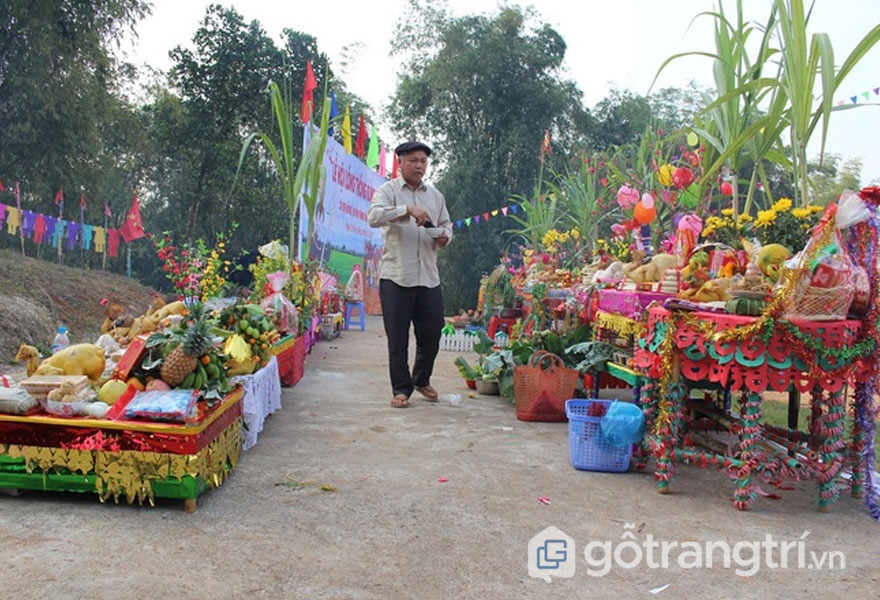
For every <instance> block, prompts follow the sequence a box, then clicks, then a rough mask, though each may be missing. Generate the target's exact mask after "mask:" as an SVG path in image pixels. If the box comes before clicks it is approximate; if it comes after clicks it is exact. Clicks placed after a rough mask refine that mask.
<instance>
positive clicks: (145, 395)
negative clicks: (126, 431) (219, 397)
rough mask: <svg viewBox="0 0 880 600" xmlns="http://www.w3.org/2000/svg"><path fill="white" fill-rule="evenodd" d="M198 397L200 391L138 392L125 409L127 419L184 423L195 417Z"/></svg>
mask: <svg viewBox="0 0 880 600" xmlns="http://www.w3.org/2000/svg"><path fill="white" fill-rule="evenodd" d="M198 397H199V391H198V390H161V391H151V392H138V393H137V394H135V395H134V398H132V399H131V402H129V403H128V406H126V407H125V417H126V418H127V419H149V420H151V421H172V422H175V423H183V422H184V421H186V420H187V419H192V418H194V417H195V414H196V400H198Z"/></svg>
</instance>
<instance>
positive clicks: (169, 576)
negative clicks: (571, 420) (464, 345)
mask: <svg viewBox="0 0 880 600" xmlns="http://www.w3.org/2000/svg"><path fill="white" fill-rule="evenodd" d="M380 331H381V322H380V321H379V320H378V319H375V318H372V319H370V320H369V321H368V325H367V331H366V332H365V333H361V332H347V333H345V334H344V337H343V338H341V339H338V340H335V341H332V342H321V343H320V344H318V346H317V347H316V348H315V350H314V351H313V353H312V355H311V356H310V357H309V362H308V366H307V369H306V376H305V377H304V379H303V380H302V381H301V382H300V383H299V384H298V385H297V386H296V387H295V388H292V389H288V390H285V392H284V408H283V409H282V410H281V411H280V412H277V413H275V415H273V416H272V417H270V418H269V419H268V421H267V423H266V428H265V429H264V431H263V432H262V433H261V435H260V438H259V442H258V444H257V445H256V446H255V447H254V448H253V449H251V450H249V451H248V452H246V453H244V455H243V456H242V459H241V462H240V463H239V465H238V468H237V469H236V471H235V472H234V473H233V475H232V476H231V477H230V478H229V479H228V480H227V482H226V483H225V484H224V485H223V486H222V487H221V488H219V489H217V490H213V491H211V492H208V493H206V494H205V495H203V496H202V497H201V498H200V499H199V510H198V511H197V512H196V513H194V514H186V513H184V512H183V511H182V510H181V508H180V505H179V504H177V503H170V502H159V503H158V505H157V506H156V507H137V506H127V505H119V506H116V505H102V504H100V503H98V501H97V499H96V498H95V497H94V496H90V495H82V496H77V495H64V494H39V493H28V494H25V495H23V496H18V497H0V524H2V529H0V564H3V585H2V586H0V598H10V599H12V598H14V599H16V600H24V599H26V598H46V597H55V598H88V599H90V600H94V599H98V598H115V599H119V598H162V597H174V598H210V599H217V598H273V599H274V598H279V599H281V598H284V599H286V598H308V599H314V598H333V599H356V598H357V599H359V598H365V599H397V598H401V599H404V598H406V599H419V600H429V599H431V600H432V599H438V600H440V599H443V600H446V599H459V598H474V599H476V598H480V599H491V600H495V599H502V598H504V599H515V598H539V597H540V598H611V597H620V598H624V597H625V598H685V597H686V598H689V599H697V598H712V599H717V598H734V597H738V598H771V597H791V596H793V595H794V594H795V593H797V595H798V596H799V597H801V598H820V597H821V598H843V597H847V598H876V595H877V590H878V589H880V563H878V560H877V557H878V555H880V524H878V523H876V522H874V521H872V520H871V518H870V517H869V516H868V514H867V511H866V509H865V507H864V504H863V503H862V501H861V500H856V499H853V498H850V497H849V496H848V495H846V496H843V497H842V498H841V501H840V502H839V503H837V504H836V505H835V506H833V508H832V511H831V512H830V513H828V514H820V513H818V512H817V511H816V510H815V507H814V500H815V497H816V491H815V484H808V483H801V484H798V485H797V490H794V491H779V492H778V493H779V494H781V495H782V499H781V500H770V499H767V498H758V499H757V500H756V501H755V503H754V508H753V509H752V510H751V511H750V512H748V513H742V512H738V511H736V510H734V509H733V507H732V506H731V503H730V501H729V498H730V496H731V495H732V491H733V483H732V482H731V481H730V480H729V479H728V478H727V476H726V475H724V474H722V473H719V472H717V471H704V470H702V469H696V468H688V467H684V468H683V469H682V470H681V471H679V473H678V476H677V478H676V480H675V481H674V482H673V487H672V490H673V493H672V494H670V495H668V496H661V495H659V494H657V493H656V492H655V491H654V483H653V479H652V475H651V474H650V473H646V474H642V473H635V472H630V473H627V474H602V473H587V472H580V471H575V470H574V469H572V467H571V465H570V463H569V458H568V446H567V429H566V425H565V424H544V423H522V422H519V421H517V420H516V419H515V417H514V411H513V408H512V407H511V406H510V405H509V404H507V402H505V401H504V400H502V399H499V398H491V397H478V398H473V399H472V398H467V390H466V388H465V387H464V386H463V384H462V381H461V379H460V378H459V377H458V376H457V374H456V372H455V368H454V366H453V365H452V359H453V358H454V355H452V354H450V353H441V354H440V357H439V358H438V364H437V371H438V372H437V374H436V377H435V379H434V384H435V386H436V387H437V388H438V389H439V390H440V391H441V393H447V392H455V393H460V394H462V395H464V396H465V398H464V400H463V402H462V403H461V405H459V406H454V405H452V404H450V403H448V402H439V403H436V404H432V403H428V402H425V401H423V400H421V399H419V398H418V397H417V396H414V397H413V401H412V405H411V407H410V408H408V409H404V410H401V409H393V408H391V407H390V406H389V401H390V390H389V386H388V384H387V366H386V360H385V338H384V336H383V335H381V334H380ZM440 478H447V479H448V481H445V482H441V481H440V480H439V479H440ZM324 485H329V486H333V487H334V488H335V490H336V491H335V492H333V491H322V490H321V486H324ZM768 491H770V490H769V489H768ZM773 491H777V490H773ZM539 497H541V498H549V502H550V504H549V505H548V504H544V503H542V502H539V501H538V500H537V499H538V498H539ZM627 524H632V525H633V526H632V528H628V527H627ZM548 526H555V527H558V528H559V529H560V530H562V532H564V533H565V534H567V535H568V536H570V538H571V539H572V540H573V542H574V544H575V545H576V550H574V549H573V548H572V547H571V546H568V547H567V550H568V552H570V553H571V556H572V557H574V558H575V559H576V564H575V566H576V569H577V572H576V573H574V576H573V577H571V578H568V579H560V578H556V579H554V580H553V582H552V583H546V582H544V581H541V580H540V579H537V578H531V577H529V570H528V559H529V554H528V552H527V549H528V544H529V540H530V538H532V536H534V535H536V534H538V533H539V532H541V531H542V530H543V529H544V528H546V527H548ZM806 531H809V534H808V535H807V536H806V537H805V538H802V536H803V535H804V534H805V532H806ZM649 535H650V536H652V537H653V540H654V541H655V542H657V541H665V542H667V546H669V545H670V543H671V542H675V543H677V544H678V545H679V547H680V545H681V544H682V543H684V542H697V543H698V544H699V545H700V546H701V547H704V546H705V544H706V542H717V543H719V544H727V545H728V546H729V547H733V546H734V544H736V543H738V542H739V543H740V547H739V548H735V547H734V548H733V551H734V556H733V558H732V559H731V560H732V561H734V562H733V563H732V565H731V566H732V568H731V569H724V568H723V567H722V566H721V565H720V564H718V563H719V562H721V556H722V555H721V554H715V555H714V556H715V564H714V566H713V568H711V569H710V568H684V567H688V566H695V560H696V559H697V558H698V557H695V556H694V554H693V547H691V550H692V553H691V555H690V556H689V557H686V556H684V552H682V551H681V550H680V549H677V548H675V547H671V546H670V547H671V548H672V549H671V551H670V552H668V553H667V556H668V559H669V563H670V564H669V566H668V567H667V568H665V569H664V568H662V567H659V566H658V565H659V564H660V562H659V561H660V558H658V556H659V554H655V555H654V556H653V559H652V560H651V561H649V560H648V558H647V550H645V551H644V554H643V556H642V560H640V561H636V560H635V559H636V558H638V557H637V556H636V555H635V551H634V550H633V549H632V545H630V546H628V547H626V548H625V547H624V546H622V545H621V546H620V548H618V545H620V544H622V543H623V542H626V541H634V542H636V544H639V545H641V547H645V546H644V542H645V541H646V540H647V539H648V537H647V536H649ZM768 535H769V536H771V538H772V540H774V541H779V542H787V543H796V542H798V540H799V539H800V540H801V542H800V547H801V549H803V550H804V551H805V562H804V563H801V566H802V567H803V568H798V561H797V554H796V551H794V552H792V553H791V554H790V556H789V559H788V560H789V566H788V568H786V569H781V568H771V567H770V566H768V565H767V563H766V561H765V560H763V559H762V558H761V556H760V555H759V556H758V559H759V561H760V565H759V568H758V569H754V571H755V572H754V574H753V575H752V576H746V575H742V574H740V575H738V574H736V572H735V571H734V567H738V566H739V567H740V570H741V572H743V573H744V572H749V571H751V570H753V569H752V568H751V567H750V566H749V565H750V564H752V565H753V564H754V560H752V559H750V557H752V556H754V551H755V546H753V543H754V542H764V541H765V540H766V539H767V538H766V536H768ZM630 538H633V539H630ZM590 542H596V543H599V544H601V543H603V542H604V543H606V545H605V546H602V545H600V546H598V548H596V551H594V552H593V554H592V555H591V556H593V561H594V562H593V563H592V566H591V564H588V563H587V562H586V560H585V558H584V555H583V548H584V547H585V545H587V544H589V543H590ZM744 543H748V545H743V544H744ZM603 548H607V549H608V552H606V553H605V555H607V557H608V558H609V561H608V565H609V570H608V573H607V574H605V575H603V576H595V575H591V574H590V573H588V570H589V571H592V572H594V573H595V572H601V571H603V570H604V569H603V568H602V565H600V563H602V562H603V561H602V558H603ZM667 549H668V550H669V548H667ZM573 550H574V551H573ZM550 552H551V553H552V552H555V551H553V550H550ZM825 552H840V553H843V555H844V556H845V563H846V568H845V569H843V570H841V569H840V561H839V556H837V557H835V558H836V559H837V560H835V563H834V566H835V569H833V570H830V569H828V568H827V567H828V563H827V561H825V562H824V564H823V566H822V568H817V567H816V566H815V565H811V558H812V557H813V556H815V557H816V558H817V559H820V558H822V556H823V553H825ZM566 556H568V555H566ZM615 556H617V557H619V559H620V560H619V561H616V562H614V564H613V565H612V564H610V563H611V562H612V560H611V559H612V558H614V557H615ZM736 557H738V558H739V559H741V562H739V563H737V562H735V559H736ZM555 558H557V559H560V558H561V555H559V554H558V553H557V554H556V556H555ZM703 558H705V556H704V557H703ZM826 558H827V556H826ZM750 560H751V562H750ZM778 562H779V554H778V553H777V554H776V555H775V556H771V563H778ZM621 563H624V564H621ZM810 566H812V568H808V567H810ZM626 567H630V568H626ZM667 584H668V586H669V587H668V588H665V589H662V591H659V592H658V591H657V590H658V589H661V588H663V586H665V585H667ZM651 590H654V591H655V592H656V593H655V594H652V593H651Z"/></svg>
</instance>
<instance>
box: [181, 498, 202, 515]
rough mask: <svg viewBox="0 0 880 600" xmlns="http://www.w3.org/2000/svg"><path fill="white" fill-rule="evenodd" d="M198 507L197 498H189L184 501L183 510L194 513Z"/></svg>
mask: <svg viewBox="0 0 880 600" xmlns="http://www.w3.org/2000/svg"><path fill="white" fill-rule="evenodd" d="M198 507H199V505H198V500H196V499H195V498H187V499H186V500H184V501H183V510H184V511H185V512H188V513H194V512H196V509H197V508H198Z"/></svg>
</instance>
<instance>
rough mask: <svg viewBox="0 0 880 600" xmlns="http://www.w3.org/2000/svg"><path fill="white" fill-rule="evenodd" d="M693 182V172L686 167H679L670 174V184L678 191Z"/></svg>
mask: <svg viewBox="0 0 880 600" xmlns="http://www.w3.org/2000/svg"><path fill="white" fill-rule="evenodd" d="M693 182H694V172H693V171H691V170H690V169H688V168H687V167H679V168H677V169H676V170H675V172H674V173H673V174H672V183H674V184H675V187H677V188H678V189H680V190H683V189H684V188H686V187H688V186H689V185H690V184H691V183H693Z"/></svg>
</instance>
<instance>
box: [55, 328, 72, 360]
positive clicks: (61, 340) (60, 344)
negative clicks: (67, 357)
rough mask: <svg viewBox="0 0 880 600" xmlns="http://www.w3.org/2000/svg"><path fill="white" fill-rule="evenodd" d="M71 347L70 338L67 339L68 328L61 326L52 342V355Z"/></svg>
mask: <svg viewBox="0 0 880 600" xmlns="http://www.w3.org/2000/svg"><path fill="white" fill-rule="evenodd" d="M69 345H70V338H68V337H67V327H65V326H64V325H61V326H60V327H58V332H57V333H56V334H55V339H53V340H52V354H55V353H56V352H59V351H61V350H64V349H65V348H67V347H68V346H69Z"/></svg>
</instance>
